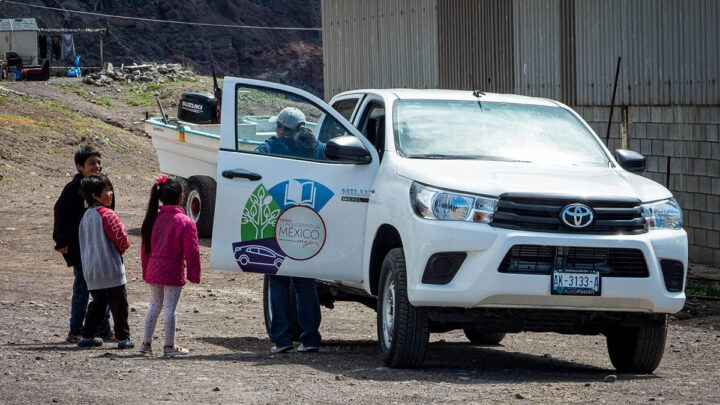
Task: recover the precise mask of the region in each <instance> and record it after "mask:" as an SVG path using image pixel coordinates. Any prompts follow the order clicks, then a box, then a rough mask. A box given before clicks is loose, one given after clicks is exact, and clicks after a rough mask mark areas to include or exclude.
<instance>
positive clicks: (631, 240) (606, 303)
mask: <svg viewBox="0 0 720 405" xmlns="http://www.w3.org/2000/svg"><path fill="white" fill-rule="evenodd" d="M401 234H402V235H407V237H406V238H404V240H403V245H404V249H405V259H406V264H407V273H408V295H409V299H410V302H411V303H412V304H413V305H415V306H440V307H463V308H472V307H486V308H537V309H567V310H592V311H638V312H654V313H675V312H678V311H680V310H681V309H682V307H683V305H684V303H685V293H684V281H683V290H682V291H680V292H670V291H668V289H667V288H666V286H665V281H664V278H663V274H662V270H661V266H660V260H661V259H671V260H676V261H679V262H681V263H682V264H683V267H684V271H683V280H685V277H686V274H687V267H688V247H687V246H688V245H687V234H686V233H685V231H684V230H653V231H650V232H647V233H644V234H639V235H594V234H593V235H591V234H562V233H545V232H529V231H518V230H509V229H501V228H494V227H491V226H489V225H485V224H476V223H468V222H451V221H435V220H425V219H421V218H418V217H416V216H410V217H409V218H408V220H407V221H406V222H405V224H404V226H403V229H402V230H401ZM514 245H542V246H564V247H594V248H625V249H638V250H640V251H641V252H642V254H643V256H644V258H645V262H646V264H647V269H648V272H649V276H648V277H641V278H633V277H602V289H601V295H599V296H568V295H552V294H551V292H550V290H551V275H550V274H512V273H501V272H499V271H498V269H499V266H500V264H501V262H502V260H503V258H504V257H505V255H506V254H507V253H508V251H509V250H510V249H511V248H512V247H513V246H514ZM440 252H466V253H467V257H466V258H465V260H464V261H463V263H462V265H461V267H460V268H459V270H458V271H457V273H456V274H455V276H454V278H453V279H452V280H451V281H450V282H448V283H447V284H440V285H437V284H424V283H423V282H422V278H423V273H424V271H425V267H426V264H427V262H428V259H429V258H430V257H431V256H432V255H433V254H435V253H440Z"/></svg>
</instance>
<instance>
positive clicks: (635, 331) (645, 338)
mask: <svg viewBox="0 0 720 405" xmlns="http://www.w3.org/2000/svg"><path fill="white" fill-rule="evenodd" d="M606 335H607V347H608V353H609V354H610V361H611V362H612V364H613V366H615V368H616V369H617V371H618V372H621V373H633V374H651V373H652V372H653V371H655V369H656V368H657V367H658V366H659V365H660V360H662V356H663V352H664V351H665V342H666V340H667V317H666V318H665V321H664V322H663V323H662V325H661V326H655V327H643V328H617V329H614V330H612V331H611V332H608V333H607V334H606Z"/></svg>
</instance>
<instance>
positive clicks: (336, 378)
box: [335, 375, 345, 381]
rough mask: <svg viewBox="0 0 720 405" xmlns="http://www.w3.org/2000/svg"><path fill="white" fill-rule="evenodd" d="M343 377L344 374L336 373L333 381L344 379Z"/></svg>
mask: <svg viewBox="0 0 720 405" xmlns="http://www.w3.org/2000/svg"><path fill="white" fill-rule="evenodd" d="M344 379H345V377H344V376H341V375H336V376H335V381H341V380H344Z"/></svg>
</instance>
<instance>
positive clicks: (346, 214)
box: [210, 77, 379, 282]
mask: <svg viewBox="0 0 720 405" xmlns="http://www.w3.org/2000/svg"><path fill="white" fill-rule="evenodd" d="M223 87H224V89H223V102H222V106H223V112H222V116H223V120H222V128H221V139H220V151H219V155H218V172H217V177H216V179H217V198H216V203H215V219H214V224H213V234H212V250H211V256H210V266H211V267H212V268H216V269H221V270H229V271H246V272H257V273H263V274H278V275H287V276H299V277H312V278H319V279H326V280H346V281H356V282H361V281H362V280H357V279H358V278H360V277H361V276H360V275H362V274H363V271H361V269H362V259H363V257H362V256H363V241H364V235H365V225H366V215H367V207H368V204H369V201H370V196H371V194H372V184H373V181H374V179H375V174H376V172H377V169H378V164H379V159H378V155H377V152H376V151H375V149H374V148H373V147H372V145H370V144H369V142H368V141H367V140H366V139H365V138H364V137H363V136H362V135H361V134H360V133H359V132H358V131H357V129H356V128H355V127H353V126H352V125H351V124H350V123H349V122H348V121H347V120H346V119H345V118H343V117H342V116H341V115H340V114H339V113H338V112H337V111H335V110H334V109H332V108H331V107H329V106H328V105H327V104H326V103H324V102H323V101H322V100H320V99H319V98H317V97H315V96H313V95H311V94H309V93H307V92H305V91H302V90H298V89H295V88H292V87H289V86H284V85H279V84H274V83H268V82H263V81H258V80H248V79H237V78H229V77H228V78H225V81H224V86H223ZM287 107H294V108H296V109H298V110H300V111H301V112H302V114H304V117H305V122H304V123H303V125H304V126H305V127H306V128H308V129H310V130H312V132H313V135H314V138H315V141H314V142H315V143H318V144H319V146H316V148H320V149H323V147H324V151H325V153H319V154H315V155H313V156H309V157H308V156H297V155H295V154H293V152H292V151H290V150H286V151H283V152H278V151H277V150H274V151H270V150H268V149H272V148H267V145H268V144H266V146H265V147H262V148H260V150H256V148H257V147H260V146H261V145H263V144H264V143H265V142H266V141H268V139H271V138H272V137H274V136H276V135H277V134H276V126H277V125H278V123H277V122H274V119H272V118H271V117H274V116H277V115H278V113H279V112H280V111H281V110H283V109H284V108H287ZM296 118H297V114H296ZM318 138H320V139H324V140H327V143H325V142H321V141H319V140H318ZM269 142H270V143H273V142H280V139H279V138H274V139H271V140H270V141H269ZM281 149H282V148H281Z"/></svg>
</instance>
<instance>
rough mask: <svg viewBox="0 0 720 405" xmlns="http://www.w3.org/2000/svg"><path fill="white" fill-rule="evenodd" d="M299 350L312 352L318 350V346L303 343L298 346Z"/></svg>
mask: <svg viewBox="0 0 720 405" xmlns="http://www.w3.org/2000/svg"><path fill="white" fill-rule="evenodd" d="M297 351H299V352H305V353H312V352H316V351H318V347H317V346H305V345H304V344H302V343H301V344H300V346H298V348H297Z"/></svg>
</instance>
